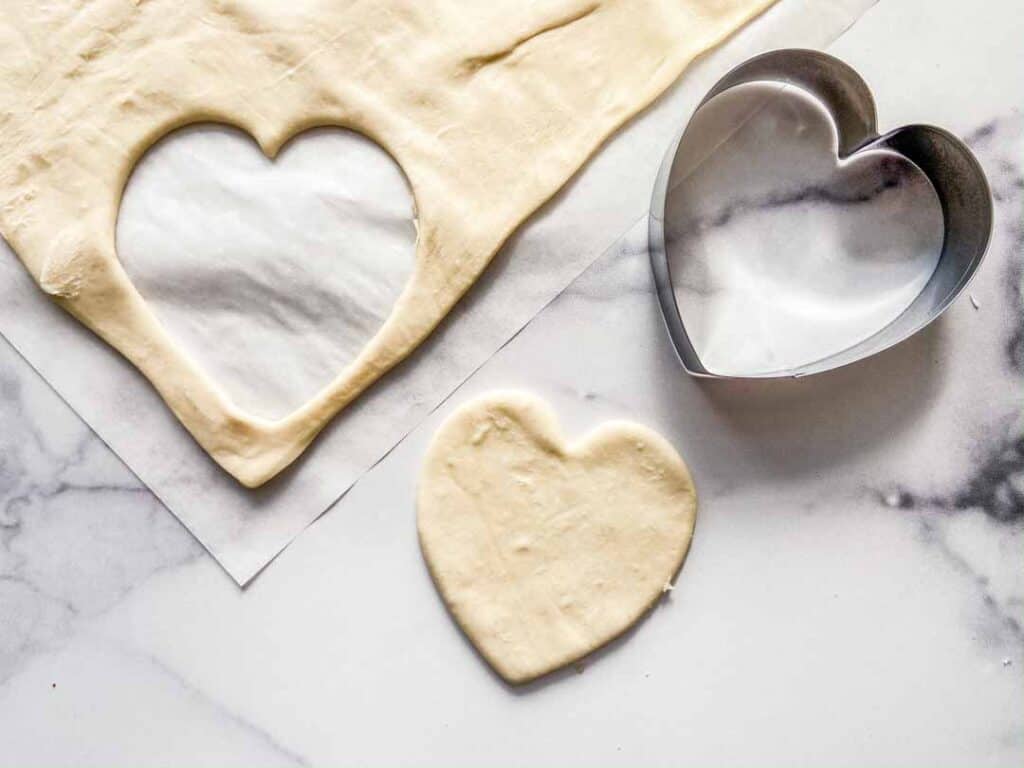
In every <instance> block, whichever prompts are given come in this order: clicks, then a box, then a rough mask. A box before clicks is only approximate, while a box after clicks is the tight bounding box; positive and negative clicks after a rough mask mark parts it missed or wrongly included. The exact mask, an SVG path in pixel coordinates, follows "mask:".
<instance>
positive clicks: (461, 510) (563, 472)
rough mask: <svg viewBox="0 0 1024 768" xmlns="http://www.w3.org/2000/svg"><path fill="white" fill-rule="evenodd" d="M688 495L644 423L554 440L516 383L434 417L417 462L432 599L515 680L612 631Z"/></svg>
mask: <svg viewBox="0 0 1024 768" xmlns="http://www.w3.org/2000/svg"><path fill="white" fill-rule="evenodd" d="M696 512H697V498H696V493H695V491H694V487H693V482H692V480H691V479H690V473H689V471H688V470H687V468H686V465H685V464H684V463H683V461H682V459H680V458H679V455H678V454H677V453H676V452H675V450H674V449H673V448H672V446H671V445H669V444H668V443H667V442H666V441H665V440H664V439H663V438H662V437H661V436H659V435H658V434H657V433H655V432H653V431H651V430H649V429H647V428H645V427H641V426H639V425H636V424H632V423H629V422H610V423H606V424H604V425H602V426H601V427H599V428H598V429H596V430H595V431H593V432H591V433H590V434H589V435H587V436H586V437H585V438H583V439H582V440H580V441H579V442H577V443H575V444H573V445H566V443H565V440H564V438H563V435H562V433H561V429H560V427H559V425H558V422H557V420H556V418H555V415H554V413H553V412H552V411H551V409H550V408H549V407H548V406H547V404H546V403H544V402H543V401H542V400H539V399H537V398H535V397H532V396H530V395H527V394H524V393H520V392H500V393H494V394H491V395H487V396H484V397H481V398H478V399H476V400H474V401H472V402H470V403H468V404H466V405H464V406H462V407H461V408H460V409H459V410H457V411H456V412H455V413H454V414H453V415H451V416H450V417H449V418H448V419H447V420H446V421H445V422H444V424H442V426H441V427H440V428H439V429H438V432H437V434H436V435H435V436H434V440H433V442H432V443H431V445H430V448H429V450H428V452H427V457H426V459H425V461H424V465H423V469H422V471H421V475H420V484H419V490H418V496H417V518H418V525H419V535H420V545H421V547H422V549H423V554H424V557H425V559H426V562H427V565H428V567H429V568H430V572H431V575H432V576H433V579H434V582H435V584H436V585H437V588H438V590H439V591H440V592H441V596H442V597H443V599H444V602H445V604H446V605H447V607H448V608H449V610H450V611H451V613H452V615H453V616H454V617H455V619H456V621H457V622H458V623H459V625H460V626H461V627H462V629H463V630H464V631H465V633H466V635H467V636H468V637H469V639H470V640H471V641H472V643H473V644H474V645H475V646H476V648H477V649H478V650H479V651H480V653H481V655H483V657H484V658H485V659H486V660H487V661H488V663H490V665H491V666H492V667H493V668H494V669H495V671H497V672H498V674H500V675H501V676H502V677H503V678H504V679H505V680H507V681H508V682H511V683H525V682H528V681H530V680H533V679H535V678H537V677H539V676H541V675H544V674H546V673H548V672H551V671H553V670H555V669H558V668H559V667H562V666H565V665H566V664H570V663H572V662H573V661H576V660H577V659H580V658H582V657H583V656H585V655H587V654H589V653H590V652H592V651H594V650H596V649H598V648H600V647H601V646H603V645H605V644H606V643H608V642H609V641H611V640H613V639H615V638H616V637H618V636H619V635H621V634H622V633H623V632H625V631H626V630H627V629H628V628H629V627H630V626H631V625H632V624H634V623H635V622H636V621H637V620H638V619H640V618H641V617H642V616H643V615H644V614H645V613H646V612H647V611H648V610H649V609H650V608H651V607H652V606H653V605H654V604H655V603H656V602H657V601H658V599H659V598H661V596H662V595H663V594H664V592H665V591H666V589H667V588H668V586H669V585H670V584H671V582H672V580H673V579H674V578H675V575H676V573H677V572H678V571H679V568H680V566H681V565H682V562H683V559H684V558H685V557H686V552H687V550H688V549H689V546H690V539H691V537H692V535H693V527H694V522H695V519H696Z"/></svg>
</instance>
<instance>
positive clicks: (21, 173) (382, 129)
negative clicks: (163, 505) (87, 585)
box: [0, 0, 773, 486]
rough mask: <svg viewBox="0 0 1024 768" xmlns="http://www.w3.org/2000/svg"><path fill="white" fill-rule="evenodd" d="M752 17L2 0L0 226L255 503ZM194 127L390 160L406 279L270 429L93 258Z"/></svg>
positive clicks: (383, 4)
mask: <svg viewBox="0 0 1024 768" xmlns="http://www.w3.org/2000/svg"><path fill="white" fill-rule="evenodd" d="M771 2H773V0H674V1H668V0H537V1H536V2H523V0H486V2H485V1H484V0H466V1H465V2H456V1H455V0H372V1H371V0H365V1H364V2H343V1H342V0H89V1H88V2H87V1H86V0H49V1H48V2H40V1H39V0H3V12H2V13H0V233H2V235H3V236H4V237H5V238H6V239H7V241H8V242H9V243H10V245H11V246H12V247H13V248H14V250H15V251H16V252H17V253H18V255H19V257H20V258H21V260H22V261H23V262H24V264H25V266H26V267H27V268H28V270H29V271H30V272H31V274H32V276H33V277H34V278H35V280H36V281H37V282H38V283H39V285H40V286H41V287H42V289H43V290H44V291H46V292H47V293H48V294H50V295H51V296H52V297H53V298H54V299H55V300H56V301H57V302H58V303H59V304H60V305H61V306H63V307H64V308H65V309H66V310H68V311H69V312H71V313H72V314H73V315H74V316H75V317H77V318H78V319H79V320H80V321H81V322H83V323H84V324H86V325H87V326H88V327H89V328H91V329H92V330H93V331H95V332H96V333H97V334H99V335H100V336H101V337H102V338H103V339H105V340H106V341H107V342H108V343H109V344H111V345H112V346H113V347H115V348H116V349H117V350H119V351H120V352H121V353H122V354H123V355H124V356H125V357H126V358H128V359H129V360H130V361H131V362H132V363H133V364H134V365H135V366H136V367H137V368H138V369H139V370H140V371H141V372H142V373H143V374H144V375H145V376H146V377H147V378H148V379H149V380H150V381H151V382H152V383H153V385H154V386H155V387H156V388H157V390H158V391H159V392H160V394H161V396H162V397H163V398H164V400H165V401H166V402H167V404H168V405H169V406H170V407H171V408H172V409H173V411H174V413H175V414H176V415H177V417H178V418H179V419H180V420H181V422H182V424H184V425H185V427H186V428H188V430H189V431H190V432H191V433H192V435H193V436H194V437H195V439H196V440H197V441H198V442H199V443H200V445H202V447H203V448H204V449H205V450H206V451H207V452H208V453H209V454H210V455H211V456H212V457H213V458H214V459H215V460H216V461H217V462H218V463H219V464H220V465H221V466H222V467H224V469H226V470H227V471H228V472H230V473H231V474H232V475H234V476H235V477H236V478H237V479H238V480H239V481H240V482H242V483H244V484H245V485H248V486H257V485H260V484H262V483H264V482H266V481H267V480H268V479H269V478H271V477H273V476H274V475H275V474H277V473H278V472H280V471H281V470H282V469H283V468H284V467H286V466H287V465H288V464H290V463H291V462H292V461H293V460H294V459H295V458H296V457H297V456H298V455H299V454H301V453H302V451H303V450H304V449H305V448H306V446H308V445H309V443H310V441H312V439H313V438H314V437H315V436H316V434H317V433H318V432H319V431H320V430H321V429H322V428H323V426H324V425H325V423H326V422H327V421H328V420H330V419H331V418H332V417H333V416H334V415H335V414H336V413H337V412H338V411H339V410H341V409H342V408H343V407H345V406H346V405H347V404H348V403H350V402H351V401H352V400H353V399H354V398H355V397H357V396H358V395H359V394H360V392H362V391H363V390H364V389H365V388H366V387H367V386H369V385H370V384H371V383H373V382H374V381H375V380H376V379H377V378H379V377H380V376H381V375H382V374H383V373H385V372H386V371H387V370H388V369H390V368H391V367H392V366H394V365H395V364H396V363H397V362H399V361H400V360H402V359H403V358H404V357H406V356H407V355H408V354H409V353H410V352H411V351H412V350H413V349H414V348H415V347H416V346H417V345H418V344H419V343H420V342H422V341H423V339H424V338H425V337H426V336H427V335H428V334H429V333H430V332H431V330H432V329H433V328H434V327H435V326H436V325H437V324H438V323H439V322H440V321H441V319H442V318H443V317H444V316H445V314H446V313H447V312H448V311H449V310H450V309H451V307H452V305H453V304H454V303H455V302H456V301H457V300H458V299H459V297H460V296H462V294H463V293H464V292H465V291H466V290H467V288H469V286H470V285H471V284H472V283H473V281H474V280H475V279H476V278H477V276H478V275H479V274H480V272H481V271H482V270H483V269H484V267H485V266H486V265H487V263H488V261H490V259H491V257H492V256H493V255H494V253H495V251H497V249H498V248H499V246H500V245H501V244H502V242H503V241H504V240H505V239H506V238H507V237H508V236H509V234H510V233H511V232H512V231H513V230H514V229H515V228H516V227H517V226H518V225H519V224H520V223H521V222H522V221H523V220H524V219H525V218H526V217H527V216H529V215H530V213H532V212H533V211H534V210H535V209H536V208H537V207H538V206H540V205H541V203H543V202H544V201H545V200H546V199H547V198H549V197H550V196H551V195H552V194H553V193H554V192H555V191H557V190H558V188H559V187H561V186H562V185H563V184H564V183H565V182H566V180H567V179H568V178H569V177H570V176H571V175H572V174H573V173H574V172H575V171H576V170H577V169H579V167H580V166H581V165H582V164H583V163H584V162H585V161H586V159H587V158H588V157H589V156H590V154H591V153H593V152H594V151H595V150H596V148H597V147H598V146H599V145H600V143H601V142H602V141H603V140H604V139H605V138H607V137H608V135H609V134H610V133H611V132H613V131H614V130H615V129H616V128H618V127H619V126H620V125H622V123H623V122H625V121H626V120H628V119H629V118H630V117H632V116H633V115H635V114H636V113H637V112H638V111H639V110H641V109H642V108H643V107H644V106H645V105H647V104H649V103H650V102H651V101H652V100H653V99H654V98H655V97H656V96H657V95H658V94H659V93H661V92H662V91H663V90H664V89H665V88H666V87H667V86H668V85H669V84H670V83H671V82H672V81H673V80H674V79H675V78H676V77H677V76H678V75H679V73H680V72H681V71H682V69H683V67H684V66H686V64H687V63H688V62H690V61H691V60H692V59H693V58H694V57H695V56H697V55H698V54H700V53H701V52H702V51H704V50H706V49H708V48H709V47H711V46H713V45H715V44H716V43H718V42H719V41H720V40H722V39H723V38H724V37H726V36H727V35H729V34H730V33H731V32H733V31H734V30H735V29H737V28H738V27H739V26H740V25H741V24H743V23H744V22H745V21H747V20H748V19H750V18H751V17H753V16H754V15H755V14H757V13H759V12H760V11H762V10H763V9H764V8H766V7H767V6H768V5H770V4H771ZM205 120H213V121H220V122H224V123H231V124H234V125H237V126H240V127H242V128H243V129H245V130H246V131H248V132H249V133H251V134H252V135H253V136H254V137H255V138H256V140H257V141H258V142H259V143H260V145H261V146H262V147H263V149H264V151H265V152H266V153H267V154H268V155H270V156H273V155H274V154H275V153H276V152H277V151H278V150H279V149H280V148H281V146H282V145H283V144H284V143H285V142H286V141H287V140H288V139H289V138H290V137H292V136H294V135H295V134H296V133H298V132H300V131H302V130H304V129H306V128H309V127H311V126H315V125H338V126H343V127H348V128H352V129H354V130H356V131H359V132H361V133H363V134H365V135H367V136H368V137H370V138H371V139H373V140H374V141H376V142H377V143H379V144H380V145H381V146H382V147H384V148H385V149H386V150H387V151H388V152H389V153H391V155H392V156H393V157H394V158H395V160H396V161H397V162H398V163H399V165H401V167H402V169H403V170H404V171H405V174H406V176H407V177H408V179H409V182H410V184H411V187H412V191H413V196H414V198H415V201H416V206H417V210H418V224H419V239H418V242H417V249H416V266H415V269H414V273H413V276H412V278H411V280H410V282H409V284H408V285H407V286H406V288H405V291H404V292H403V294H402V296H401V297H400V299H399V300H398V302H397V303H396V305H395V307H394V310H393V311H392V313H391V315H390V317H389V318H388V320H387V321H386V323H385V324H384V325H383V326H382V327H381V329H380V330H379V332H378V333H377V334H376V336H374V338H373V339H372V340H371V341H370V342H369V343H368V344H367V345H366V347H365V348H364V349H363V350H362V352H361V353H360V354H359V356H358V357H357V358H356V360H354V361H353V362H352V363H351V364H350V365H349V366H348V367H347V368H345V369H344V370H342V371H340V372H339V375H338V376H337V378H336V379H334V381H332V382H331V383H330V384H329V385H327V386H326V387H325V388H324V389H323V390H322V391H321V392H319V393H318V394H317V395H316V396H315V397H314V398H313V399H312V400H310V401H309V402H308V403H306V405H304V406H302V407H301V408H299V409H298V410H296V411H295V412H294V413H292V414H291V415H289V416H288V417H286V418H283V419H281V420H278V421H269V420H266V419H261V418H258V417H256V416H253V415H251V414H247V413H245V412H243V411H242V410H241V409H239V408H238V407H237V406H236V405H235V404H234V403H232V401H231V399H230V398H229V397H228V396H227V395H226V394H225V392H224V391H223V390H222V389H221V388H220V387H219V386H217V384H216V383H214V382H213V381H212V380H210V379H209V378H208V377H207V375H205V373H204V372H203V371H202V370H200V368H199V367H198V365H197V364H196V363H195V361H194V360H193V359H192V358H191V357H189V355H187V354H186V353H185V352H184V351H183V349H182V348H181V347H179V346H178V345H177V344H175V342H174V340H173V339H172V338H170V336H169V335H168V334H167V332H166V331H165V329H164V328H163V327H162V326H161V325H160V324H159V323H158V322H157V320H156V318H155V317H154V315H153V312H152V311H151V309H150V308H149V307H148V306H147V304H146V302H145V301H144V300H143V297H141V296H140V295H139V293H138V292H137V291H136V290H135V288H134V287H133V285H132V283H131V281H130V280H129V279H128V277H127V276H126V274H125V272H124V270H123V269H122V267H121V264H120V263H119V261H118V258H117V254H116V252H115V247H114V242H115V238H114V227H115V222H116V221H117V212H118V206H119V204H120V198H121V192H122V188H123V186H124V184H125V181H126V179H127V178H128V175H129V173H130V172H131V169H132V167H133V165H134V163H135V162H136V160H137V159H138V158H139V156H140V155H141V154H142V153H143V152H144V151H145V150H146V149H147V148H148V147H149V146H150V145H151V144H153V142H154V141H155V140H157V139H158V138H160V137H161V136H162V135H164V134H166V133H167V132H168V131H170V130H172V129H174V128H177V127H180V126H182V125H184V124H187V123H193V122H198V121H205Z"/></svg>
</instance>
